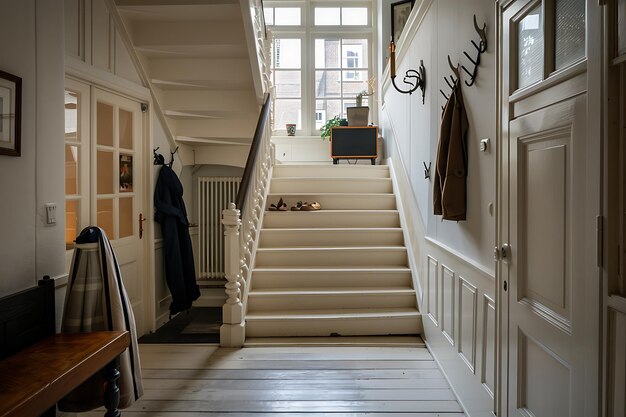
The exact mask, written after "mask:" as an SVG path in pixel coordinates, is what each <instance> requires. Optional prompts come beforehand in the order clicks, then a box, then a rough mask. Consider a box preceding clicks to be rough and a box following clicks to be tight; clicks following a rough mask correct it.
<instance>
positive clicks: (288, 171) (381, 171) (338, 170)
mask: <svg viewBox="0 0 626 417" xmlns="http://www.w3.org/2000/svg"><path fill="white" fill-rule="evenodd" d="M273 177H274V178H288V177H317V178H346V177H353V178H389V169H388V168H387V167H381V166H377V167H373V168H372V167H369V166H350V167H347V166H333V165H328V166H324V165H315V166H288V165H282V166H281V165H275V166H274V171H273Z"/></svg>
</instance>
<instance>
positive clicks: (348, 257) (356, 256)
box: [256, 249, 407, 267]
mask: <svg viewBox="0 0 626 417" xmlns="http://www.w3.org/2000/svg"><path fill="white" fill-rule="evenodd" d="M302 265H310V266H317V267H324V266H356V267H365V266H407V255H406V251H405V250H398V251H379V250H371V251H343V250H335V251H313V250H312V251H289V250H285V251H272V252H265V251H263V250H261V249H260V250H258V251H257V254H256V267H272V266H302Z"/></svg>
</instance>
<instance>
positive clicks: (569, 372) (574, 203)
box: [499, 0, 599, 417]
mask: <svg viewBox="0 0 626 417" xmlns="http://www.w3.org/2000/svg"><path fill="white" fill-rule="evenodd" d="M585 8H586V3H585V1H584V0H552V1H544V2H542V1H539V0H532V1H528V0H520V1H513V2H510V3H508V6H507V7H506V8H505V9H504V10H501V13H502V14H501V23H502V44H501V45H502V47H501V48H502V49H501V51H502V55H501V59H502V84H501V85H502V90H501V93H502V96H501V100H502V106H501V108H502V112H503V113H502V153H501V169H502V182H501V184H502V185H501V187H502V188H501V191H502V197H501V198H502V203H501V207H502V211H501V213H502V215H501V222H502V223H501V229H500V230H501V231H500V235H501V240H500V242H501V244H502V246H501V248H500V249H499V252H500V254H499V256H500V260H501V262H500V271H501V273H500V277H501V278H500V284H501V291H502V292H501V294H502V298H501V299H502V301H503V316H502V317H503V321H502V328H503V333H502V337H503V339H504V346H505V348H504V350H503V352H502V355H503V358H504V359H503V369H504V370H503V381H504V382H503V387H502V389H503V393H504V394H505V395H504V396H503V406H502V410H503V411H504V414H505V415H508V416H509V417H556V416H558V417H588V416H590V415H594V414H595V413H594V414H589V407H590V404H591V403H592V402H593V401H594V400H593V397H594V396H595V395H597V391H598V387H597V383H594V382H593V379H591V378H590V376H592V375H593V374H591V373H590V370H594V369H595V372H596V374H597V370H598V363H597V362H596V363H594V360H596V361H597V355H596V353H597V349H598V347H597V340H598V338H597V335H598V321H597V320H598V318H599V316H598V310H599V304H598V299H597V298H596V299H594V297H593V296H592V295H591V294H592V292H589V288H591V285H594V283H595V285H596V287H598V286H599V281H598V275H596V276H593V274H590V273H589V271H590V270H593V269H594V268H596V271H598V269H597V267H596V253H595V250H592V251H589V248H590V244H589V243H590V241H592V244H595V234H593V235H592V236H589V233H588V230H589V229H588V225H590V224H594V225H595V219H596V215H598V214H599V198H598V196H599V194H594V193H591V194H590V193H589V189H590V188H589V187H590V183H589V181H588V180H589V178H590V177H589V173H588V172H587V171H588V170H591V169H598V170H599V164H596V165H594V161H593V160H592V159H591V158H592V154H591V153H589V152H588V149H589V148H588V147H589V146H590V145H592V144H593V143H599V142H596V141H597V138H595V137H590V136H589V135H588V133H587V132H588V127H587V122H588V119H587V117H588V106H587V101H588V91H587V76H588V75H587V62H586V51H585ZM564 20H566V21H564ZM592 146H593V145H592ZM597 146H599V145H597ZM598 187H599V183H598V184H596V191H597V189H598ZM594 196H595V199H594ZM594 320H595V322H594ZM594 352H595V353H594ZM590 398H592V399H591V400H590Z"/></svg>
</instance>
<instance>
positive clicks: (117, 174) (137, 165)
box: [90, 88, 145, 335]
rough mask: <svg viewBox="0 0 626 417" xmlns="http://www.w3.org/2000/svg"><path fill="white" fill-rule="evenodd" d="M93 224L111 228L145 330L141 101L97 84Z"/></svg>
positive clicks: (139, 326) (138, 319) (140, 326)
mask: <svg viewBox="0 0 626 417" xmlns="http://www.w3.org/2000/svg"><path fill="white" fill-rule="evenodd" d="M92 92H93V93H92V101H91V103H92V104H91V110H92V112H91V113H92V126H91V129H92V135H91V137H92V140H91V142H92V143H91V161H92V163H91V181H90V183H91V193H90V194H91V210H90V211H91V216H90V217H91V224H95V225H97V226H99V227H101V228H102V229H104V231H105V232H106V234H107V236H108V238H109V240H110V241H111V245H112V246H113V249H114V250H115V253H116V255H117V259H118V262H119V266H120V269H121V273H122V277H123V280H124V286H125V288H126V291H127V292H128V296H129V297H130V301H131V304H132V306H133V312H134V314H135V320H136V323H137V331H138V333H139V334H140V335H141V334H143V333H144V323H145V317H144V304H145V303H144V296H143V293H144V291H143V288H144V282H143V278H144V267H145V265H144V256H143V253H144V247H143V245H142V242H143V241H142V240H141V239H142V237H143V236H142V234H143V230H142V229H143V227H144V225H143V222H142V220H141V219H143V199H144V192H145V190H144V181H143V172H144V157H143V154H142V139H143V131H142V130H143V123H142V114H141V109H140V103H139V102H136V101H133V100H130V99H127V98H124V97H121V96H119V95H116V94H112V93H109V92H106V91H103V90H99V89H97V88H93V89H92Z"/></svg>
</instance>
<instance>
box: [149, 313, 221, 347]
mask: <svg viewBox="0 0 626 417" xmlns="http://www.w3.org/2000/svg"><path fill="white" fill-rule="evenodd" d="M221 324H222V308H221V307H192V308H191V309H189V310H188V311H183V312H182V313H179V314H178V315H176V317H174V318H173V319H172V320H170V321H168V322H167V323H165V324H164V325H163V326H161V327H160V328H159V329H157V331H156V332H154V333H150V334H147V335H144V336H142V337H140V338H139V343H219V342H220V326H221Z"/></svg>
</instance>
